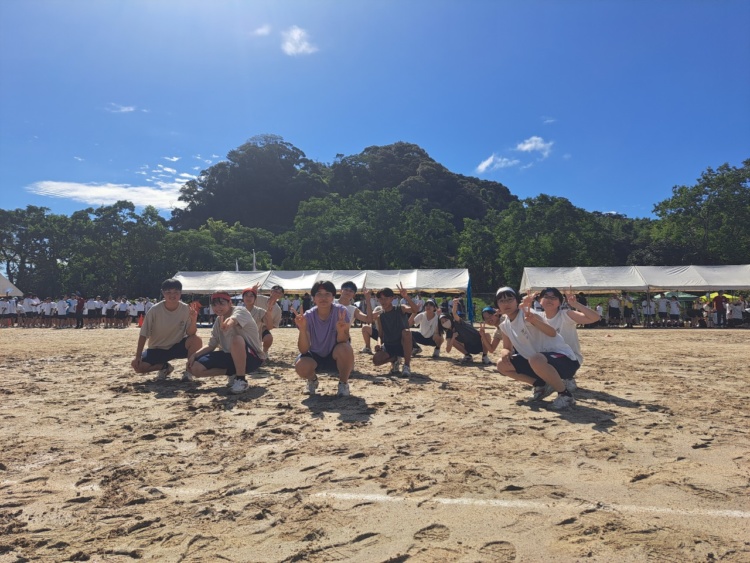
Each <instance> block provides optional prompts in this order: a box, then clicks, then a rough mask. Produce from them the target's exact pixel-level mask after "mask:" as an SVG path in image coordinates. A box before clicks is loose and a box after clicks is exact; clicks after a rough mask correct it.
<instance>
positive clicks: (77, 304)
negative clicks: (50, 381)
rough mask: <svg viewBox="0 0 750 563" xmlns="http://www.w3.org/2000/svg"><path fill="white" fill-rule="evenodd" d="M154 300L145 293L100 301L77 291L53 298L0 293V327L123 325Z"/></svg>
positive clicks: (136, 317) (128, 324)
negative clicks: (139, 295) (1, 296)
mask: <svg viewBox="0 0 750 563" xmlns="http://www.w3.org/2000/svg"><path fill="white" fill-rule="evenodd" d="M154 303H155V300H151V299H148V298H145V297H142V298H139V299H137V300H135V301H129V300H128V299H127V298H125V297H119V298H118V299H113V298H112V297H110V298H109V300H107V301H103V300H102V298H101V297H99V296H97V297H89V298H84V297H83V296H82V295H81V294H80V293H79V292H76V293H72V294H66V295H62V296H60V297H59V298H57V299H52V298H51V297H47V298H46V299H39V298H38V297H37V296H36V295H34V294H29V295H27V296H26V297H24V298H23V299H16V298H15V297H4V298H0V319H1V320H2V322H0V328H9V327H20V328H58V329H59V328H90V329H91V328H100V327H104V328H126V327H128V326H130V325H131V324H132V323H136V322H137V319H138V317H139V316H143V315H145V314H146V312H148V310H149V309H150V308H151V307H152V306H153V304H154Z"/></svg>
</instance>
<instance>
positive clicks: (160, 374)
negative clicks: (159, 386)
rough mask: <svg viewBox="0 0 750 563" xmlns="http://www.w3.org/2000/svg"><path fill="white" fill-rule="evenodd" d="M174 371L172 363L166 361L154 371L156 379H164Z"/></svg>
mask: <svg viewBox="0 0 750 563" xmlns="http://www.w3.org/2000/svg"><path fill="white" fill-rule="evenodd" d="M173 371H174V367H173V366H172V364H170V363H169V362H167V363H166V364H164V367H163V368H161V369H160V370H159V371H157V372H156V380H157V381H164V380H165V379H166V378H167V377H169V374H170V373H172V372H173Z"/></svg>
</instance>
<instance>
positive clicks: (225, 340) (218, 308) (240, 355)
mask: <svg viewBox="0 0 750 563" xmlns="http://www.w3.org/2000/svg"><path fill="white" fill-rule="evenodd" d="M211 306H212V307H213V310H214V312H215V313H216V321H214V326H213V328H212V329H211V338H210V340H209V341H208V344H207V345H206V346H204V347H203V348H201V349H200V350H198V351H197V352H196V353H195V354H193V355H191V356H190V357H189V358H188V371H187V372H186V373H185V375H184V376H183V378H182V380H183V381H192V380H193V378H195V377H207V376H216V375H227V376H229V381H228V382H227V383H228V385H230V386H231V391H232V393H242V392H244V391H246V390H247V388H248V387H249V384H248V382H247V379H245V374H247V373H252V372H253V371H255V370H257V369H258V368H259V367H260V366H261V365H262V364H263V360H264V359H265V355H264V354H263V344H262V343H261V341H260V337H259V335H258V325H257V324H255V320H254V319H253V317H252V315H251V314H250V311H248V310H247V309H244V308H242V307H234V306H233V305H232V297H231V296H230V295H229V294H228V293H224V292H219V293H214V294H213V295H212V296H211ZM217 347H219V348H220V350H216V348H217Z"/></svg>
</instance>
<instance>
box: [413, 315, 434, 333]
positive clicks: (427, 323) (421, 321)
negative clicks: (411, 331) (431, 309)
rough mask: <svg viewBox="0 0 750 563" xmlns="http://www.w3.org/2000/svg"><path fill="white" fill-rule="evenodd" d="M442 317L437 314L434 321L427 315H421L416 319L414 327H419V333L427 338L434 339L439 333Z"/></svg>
mask: <svg viewBox="0 0 750 563" xmlns="http://www.w3.org/2000/svg"><path fill="white" fill-rule="evenodd" d="M439 320H440V315H438V314H437V313H435V315H434V316H433V317H432V320H430V319H428V318H427V313H419V314H418V315H417V316H416V317H414V326H418V327H419V333H420V334H421V335H422V336H424V337H425V338H432V337H433V336H435V334H437V332H438V322H439Z"/></svg>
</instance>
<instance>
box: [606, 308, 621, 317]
mask: <svg viewBox="0 0 750 563" xmlns="http://www.w3.org/2000/svg"><path fill="white" fill-rule="evenodd" d="M609 318H610V319H619V318H620V309H619V308H618V307H610V308H609Z"/></svg>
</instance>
